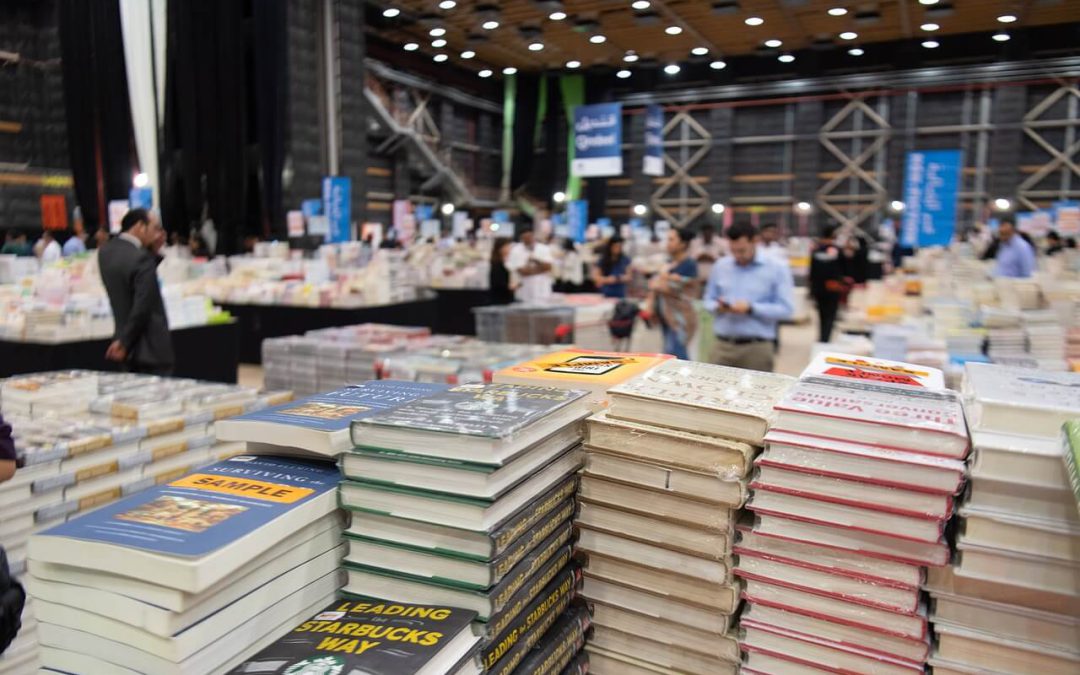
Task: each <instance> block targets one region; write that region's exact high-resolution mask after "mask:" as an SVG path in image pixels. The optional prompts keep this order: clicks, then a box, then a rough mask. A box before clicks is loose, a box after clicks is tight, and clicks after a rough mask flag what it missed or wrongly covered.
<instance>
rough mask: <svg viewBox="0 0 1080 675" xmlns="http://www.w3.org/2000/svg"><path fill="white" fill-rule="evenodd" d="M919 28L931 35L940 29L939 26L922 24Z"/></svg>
mask: <svg viewBox="0 0 1080 675" xmlns="http://www.w3.org/2000/svg"><path fill="white" fill-rule="evenodd" d="M919 28H921V29H923V30H924V31H926V32H928V33H933V32H934V31H936V30H937V29H938V28H941V26H939V25H937V24H936V23H924V24H923V25H921V26H919Z"/></svg>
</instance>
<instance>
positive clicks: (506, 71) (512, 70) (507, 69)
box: [503, 66, 517, 75]
mask: <svg viewBox="0 0 1080 675" xmlns="http://www.w3.org/2000/svg"><path fill="white" fill-rule="evenodd" d="M515 73H517V68H515V67H513V66H507V67H505V68H503V75H513V74H515Z"/></svg>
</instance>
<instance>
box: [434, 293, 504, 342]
mask: <svg viewBox="0 0 1080 675" xmlns="http://www.w3.org/2000/svg"><path fill="white" fill-rule="evenodd" d="M431 291H432V292H433V293H435V297H436V298H437V303H438V308H437V310H436V316H435V325H434V327H433V330H434V331H435V332H436V333H441V334H443V335H476V317H474V316H473V307H484V306H487V305H490V304H491V293H490V291H488V290H487V289H486V288H432V289H431Z"/></svg>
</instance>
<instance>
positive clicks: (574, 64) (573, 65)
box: [566, 61, 581, 69]
mask: <svg viewBox="0 0 1080 675" xmlns="http://www.w3.org/2000/svg"><path fill="white" fill-rule="evenodd" d="M566 67H567V68H570V69H574V68H580V67H581V61H567V62H566Z"/></svg>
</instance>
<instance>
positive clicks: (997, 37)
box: [991, 31, 1010, 42]
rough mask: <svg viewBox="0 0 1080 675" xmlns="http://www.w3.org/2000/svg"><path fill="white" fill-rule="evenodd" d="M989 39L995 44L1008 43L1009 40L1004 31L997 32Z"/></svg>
mask: <svg viewBox="0 0 1080 675" xmlns="http://www.w3.org/2000/svg"><path fill="white" fill-rule="evenodd" d="M991 37H992V38H993V39H994V41H996V42H1008V41H1009V40H1010V36H1009V34H1008V33H1006V32H1005V31H999V32H997V33H994V34H993V36H991Z"/></svg>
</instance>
